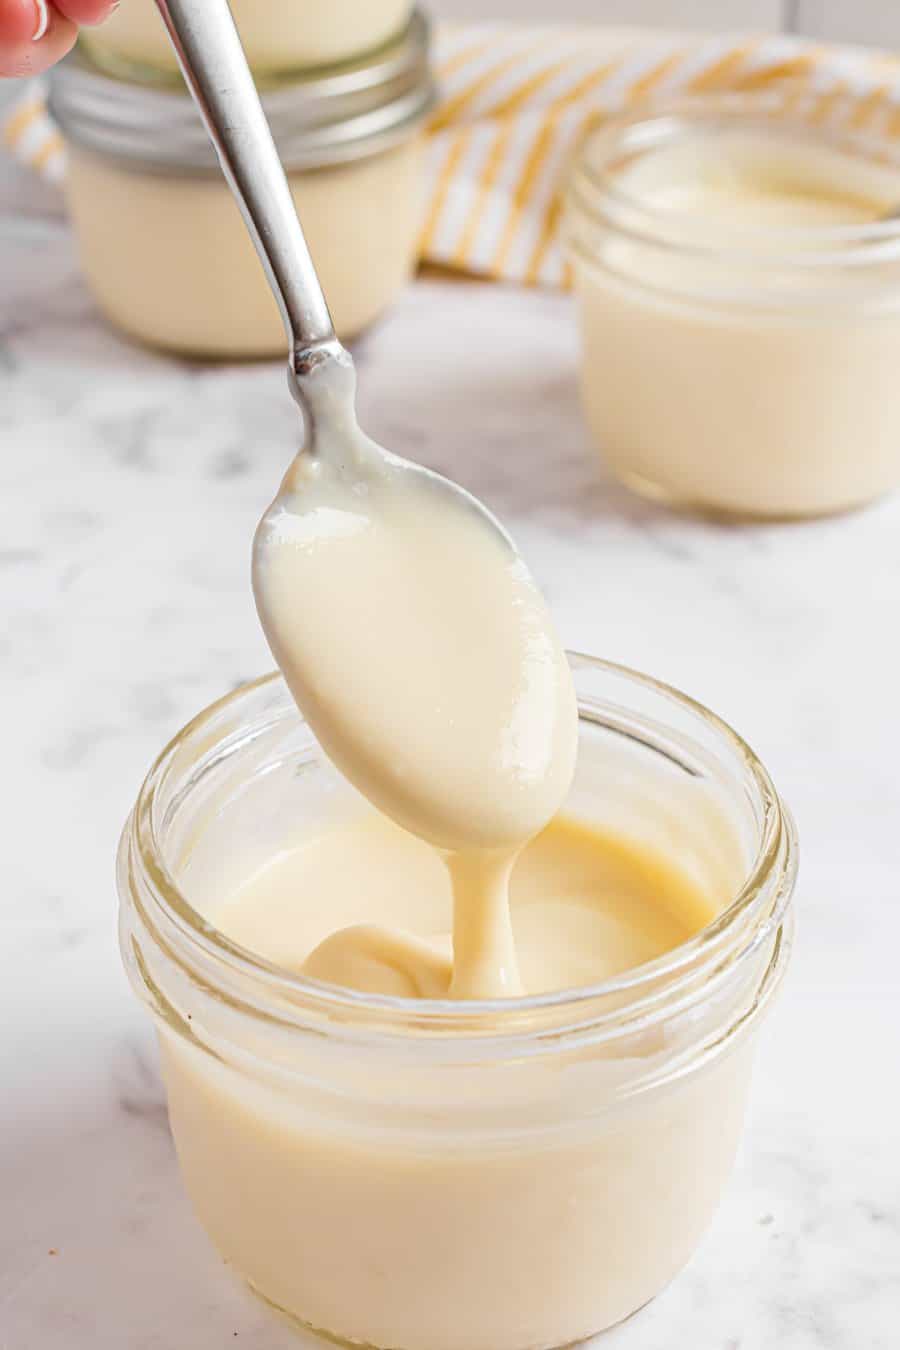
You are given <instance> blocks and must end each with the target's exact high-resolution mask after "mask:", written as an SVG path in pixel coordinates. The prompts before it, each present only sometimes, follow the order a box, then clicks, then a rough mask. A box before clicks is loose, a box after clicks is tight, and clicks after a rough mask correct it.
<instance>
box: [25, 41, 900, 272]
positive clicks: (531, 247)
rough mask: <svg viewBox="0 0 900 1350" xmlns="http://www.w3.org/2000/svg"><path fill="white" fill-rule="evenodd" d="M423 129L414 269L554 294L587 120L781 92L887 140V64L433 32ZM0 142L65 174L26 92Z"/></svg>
mask: <svg viewBox="0 0 900 1350" xmlns="http://www.w3.org/2000/svg"><path fill="white" fill-rule="evenodd" d="M435 64H436V68H437V75H438V81H439V86H440V98H439V101H438V105H437V107H436V109H435V112H434V114H433V116H432V119H431V125H430V148H429V163H428V191H427V195H426V205H425V214H424V221H423V227H422V237H421V256H422V259H423V261H425V262H429V263H435V264H439V265H441V266H444V267H450V268H454V269H458V270H460V271H465V272H469V273H474V274H476V275H480V276H485V277H492V278H496V279H503V280H511V281H518V282H526V283H529V284H544V285H560V284H562V283H563V282H564V280H565V266H564V263H563V257H562V250H561V248H560V240H559V216H560V198H561V186H562V184H563V181H564V179H565V171H566V166H567V164H568V162H569V158H570V156H571V153H572V151H573V149H574V147H575V146H576V145H577V143H578V140H579V138H580V136H581V135H582V134H583V132H584V130H585V128H586V126H587V125H588V124H589V123H590V122H592V121H593V120H594V119H596V118H598V117H602V116H605V115H606V116H608V115H610V114H612V113H615V112H619V111H621V110H622V109H624V108H628V107H634V106H637V105H638V104H642V103H643V104H650V105H657V106H659V105H660V104H664V103H665V102H666V101H667V100H671V99H673V98H675V97H679V96H685V95H697V96H702V95H704V94H712V93H722V92H726V91H743V92H749V91H759V90H765V89H776V88H779V87H780V88H784V87H785V86H787V87H788V89H789V102H790V106H791V107H792V108H793V109H794V110H795V112H799V113H800V114H801V115H802V116H804V117H806V118H808V119H809V120H810V121H813V122H827V121H838V120H840V121H844V122H847V121H850V122H851V123H852V125H853V126H854V127H856V128H858V129H860V130H864V129H869V130H872V131H876V130H877V131H878V132H880V133H881V134H883V135H888V136H900V59H898V58H897V57H895V56H893V55H890V54H888V53H883V52H874V51H870V50H866V49H862V48H842V47H833V46H825V45H822V44H815V43H812V42H810V41H808V40H805V39H803V38H796V37H787V36H781V35H769V36H763V35H759V36H734V35H730V36H725V37H708V38H699V39H698V38H696V37H693V38H686V37H685V36H683V35H681V36H678V35H671V36H661V35H654V34H652V33H647V34H644V35H642V36H640V35H637V34H636V33H635V32H634V30H631V32H629V33H623V32H621V31H618V32H616V31H615V30H604V29H602V28H597V29H590V28H579V27H564V26H553V27H544V28H535V27H517V26H515V25H511V24H487V25H465V26H453V27H450V26H446V27H442V28H441V29H440V30H439V32H438V35H437V41H436V47H435ZM2 138H3V140H4V141H5V143H6V145H7V146H8V147H9V148H10V149H11V150H12V152H13V153H14V154H16V155H17V156H18V157H19V158H21V159H23V160H25V161H26V162H27V163H29V164H32V165H33V166H34V167H35V168H36V169H39V170H40V171H41V172H43V173H44V174H46V175H47V176H48V177H50V178H52V179H59V178H61V177H62V175H63V173H64V166H65V159H64V151H63V146H62V142H61V139H60V136H59V133H58V131H57V130H56V128H55V127H54V126H53V124H52V122H51V121H50V119H49V118H48V116H47V113H46V110H45V108H44V104H43V91H42V89H41V87H40V84H39V83H37V82H36V83H35V84H33V85H32V86H30V87H27V88H26V89H25V91H24V93H23V95H22V97H21V98H20V99H19V101H18V102H17V104H15V105H14V106H13V108H12V110H11V111H10V112H9V113H8V114H7V116H6V119H5V122H4V125H3V129H2Z"/></svg>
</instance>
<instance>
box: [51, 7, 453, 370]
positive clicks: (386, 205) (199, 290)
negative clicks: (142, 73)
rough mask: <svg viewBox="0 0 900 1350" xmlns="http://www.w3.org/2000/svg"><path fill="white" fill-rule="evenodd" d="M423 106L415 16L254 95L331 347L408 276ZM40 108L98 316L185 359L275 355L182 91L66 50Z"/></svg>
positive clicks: (369, 318) (225, 199)
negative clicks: (316, 286)
mask: <svg viewBox="0 0 900 1350" xmlns="http://www.w3.org/2000/svg"><path fill="white" fill-rule="evenodd" d="M433 97H434V87H433V81H432V77H431V73H430V69H429V62H428V28H427V24H426V21H425V19H424V18H423V17H422V16H421V15H419V14H416V15H415V16H414V18H413V19H412V21H411V23H410V24H409V26H408V28H407V29H406V30H405V31H404V32H403V34H402V35H401V36H400V37H399V38H398V39H396V40H395V41H394V42H392V43H391V44H389V45H388V46H387V47H384V48H382V49H381V50H380V52H379V53H378V54H377V55H376V56H374V57H370V58H367V59H366V60H364V61H360V62H353V63H350V64H348V65H344V66H341V67H339V68H336V69H334V70H331V71H329V72H328V73H327V74H316V75H309V76H304V77H302V78H292V79H290V80H280V81H272V82H269V83H267V84H266V85H264V88H263V93H262V100H263V104H264V107H265V111H266V115H267V117H268V119H269V122H270V124H271V127H272V130H273V133H274V137H275V141H276V144H277V147H278V151H279V154H280V156H281V159H282V161H283V163H284V165H285V168H286V170H287V174H288V181H289V184H290V187H291V190H292V193H293V196H294V199H295V202H296V204H297V207H298V210H299V212H300V214H301V216H302V219H303V228H304V231H305V234H306V237H307V241H308V243H309V246H310V251H311V253H312V256H313V259H314V261H315V265H316V268H317V270H318V273H319V276H320V278H321V280H322V284H323V288H324V290H325V294H326V297H327V299H328V303H329V307H330V309H331V313H332V316H333V318H334V322H335V327H336V329H337V332H338V333H339V335H340V336H341V337H344V338H349V337H353V336H354V335H355V334H357V333H359V332H360V331H361V330H362V329H364V328H366V327H367V326H368V325H369V324H371V323H372V322H373V321H374V320H375V319H376V318H377V317H378V316H379V315H380V314H381V313H382V312H383V311H384V310H385V309H386V308H387V307H388V305H389V304H390V303H391V301H392V300H393V299H394V297H395V296H396V295H397V293H398V291H399V290H400V289H401V288H402V286H403V285H404V284H405V282H406V281H407V279H408V277H409V276H410V274H411V272H412V269H413V267H414V265H415V262H416V252H417V240H418V232H419V226H420V210H421V188H422V167H423V159H424V123H425V120H426V117H427V114H428V111H429V108H430V107H431V104H432V101H433ZM50 108H51V111H52V114H53V116H54V117H55V119H56V121H57V123H58V124H59V127H60V129H61V131H62V134H63V137H64V139H65V141H66V147H67V173H66V195H67V198H68V203H69V208H70V212H71V217H72V221H73V225H74V229H75V233H76V237H77V242H78V249H79V254H80V257H81V262H82V266H83V268H84V273H85V276H86V278H87V281H88V284H89V286H90V288H91V290H92V292H93V294H94V297H95V299H96V300H97V303H98V305H99V306H100V308H101V310H102V311H103V312H104V314H105V315H106V316H107V317H108V318H109V319H110V320H111V321H112V322H113V323H114V324H115V325H116V326H117V327H118V328H120V329H122V330H123V331H124V332H126V333H127V334H129V335H130V336H132V337H134V338H137V339H138V340H140V341H142V342H145V343H148V344H150V345H152V346H154V347H160V348H164V349H166V350H169V351H173V352H178V353H181V354H184V355H189V356H197V357H209V358H240V357H263V356H271V355H275V354H280V353H281V352H282V351H283V350H284V329H283V326H282V322H281V318H280V316H279V313H278V308H277V305H276V303H275V301H274V299H273V297H272V295H271V293H270V291H269V288H268V285H267V282H266V278H265V275H264V273H263V271H262V269H261V267H260V264H259V260H258V259H257V256H256V254H255V252H254V249H253V245H252V243H251V242H250V239H249V237H248V235H247V232H246V229H245V227H244V224H243V221H242V219H241V215H240V212H239V210H238V208H237V206H236V205H235V203H234V201H233V199H232V196H231V193H230V191H229V189H228V186H227V184H226V183H225V181H224V179H223V178H222V174H221V170H220V168H219V165H218V161H217V159H216V156H215V152H214V151H213V149H212V147H211V145H210V143H209V140H208V138H207V135H206V131H205V128H204V126H203V123H202V121H201V119H200V116H199V114H198V112H197V109H196V107H195V105H194V103H193V100H192V99H191V97H190V95H189V94H188V92H187V90H186V89H184V88H183V86H172V87H156V86H150V85H141V84H133V83H127V82H125V81H123V80H119V79H116V78H114V77H113V76H111V75H110V74H108V73H106V72H105V71H103V70H101V69H100V68H99V67H98V66H96V65H95V64H93V63H92V61H91V60H90V58H89V57H88V56H87V55H86V53H85V52H84V51H77V52H75V53H73V55H72V56H70V57H68V58H67V59H66V60H65V61H64V62H63V63H62V64H61V65H60V66H59V67H58V68H57V70H56V71H55V72H54V74H53V77H52V83H51V92H50Z"/></svg>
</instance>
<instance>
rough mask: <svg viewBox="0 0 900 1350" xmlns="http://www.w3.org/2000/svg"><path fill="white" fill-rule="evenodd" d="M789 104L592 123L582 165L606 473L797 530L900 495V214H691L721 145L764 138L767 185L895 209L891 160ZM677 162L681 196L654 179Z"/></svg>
mask: <svg viewBox="0 0 900 1350" xmlns="http://www.w3.org/2000/svg"><path fill="white" fill-rule="evenodd" d="M792 106H793V102H792V99H791V96H790V94H789V93H788V92H786V91H784V92H782V93H780V94H778V95H776V96H768V97H767V98H766V99H761V98H759V97H756V98H754V97H748V96H741V95H727V96H725V95H723V96H721V97H719V98H704V99H697V100H694V101H693V102H691V101H688V102H686V103H683V104H681V105H679V106H678V107H676V108H674V109H672V110H670V111H667V112H660V113H644V114H642V115H635V116H629V117H626V118H623V119H620V120H615V121H613V122H611V123H607V124H605V125H601V126H598V127H596V128H595V129H593V130H592V131H590V132H589V133H588V135H587V136H586V138H585V140H584V142H583V144H582V146H581V149H580V152H579V154H578V156H577V159H576V163H575V165H574V169H573V174H572V179H571V183H570V187H569V190H568V196H567V225H566V230H567V240H568V253H569V258H570V261H571V264H572V268H573V278H574V287H575V294H576V300H577V308H578V315H579V325H580V329H581V337H582V347H583V356H582V374H581V388H582V399H583V403H584V408H585V412H586V415H587V420H588V423H589V425H590V427H591V430H592V432H593V434H594V437H595V439H596V442H597V444H598V446H599V448H600V450H601V452H602V454H603V457H604V460H605V462H606V463H607V464H608V465H609V467H610V468H611V469H612V471H613V472H614V473H615V474H616V475H617V476H618V477H619V478H621V479H622V480H623V481H624V482H625V483H626V484H628V485H629V486H630V487H632V488H634V489H635V490H636V491H638V492H641V493H643V494H644V495H647V496H651V497H654V498H658V499H661V500H664V501H668V502H671V503H673V504H676V505H681V506H686V507H693V508H699V509H705V510H713V511H721V512H725V513H729V514H735V515H748V516H788V517H789V516H803V515H815V514H821V513H826V512H832V511H838V510H843V509H846V508H849V507H853V506H858V505H860V504H862V503H864V502H867V501H869V500H871V499H872V498H874V497H877V496H878V495H879V494H881V493H884V492H887V491H888V490H890V489H892V488H894V487H896V486H897V485H898V483H900V399H898V397H897V389H896V375H895V372H896V369H897V367H898V363H900V220H898V219H884V220H878V219H872V220H870V221H869V222H868V223H862V224H840V225H833V224H816V225H813V224H810V225H808V226H806V227H803V228H789V227H787V226H780V225H779V223H778V222H777V221H776V220H774V219H773V217H772V216H771V215H769V214H768V213H767V212H766V211H765V210H756V209H755V207H754V204H753V203H751V204H750V205H749V207H748V210H747V212H745V214H744V216H743V218H741V216H740V212H739V211H738V210H736V212H735V214H734V215H733V216H732V217H731V218H729V219H727V220H726V219H725V218H724V217H723V216H722V215H720V214H718V213H716V212H711V213H710V214H709V216H706V215H704V205H705V199H704V197H703V196H702V194H701V195H700V196H699V197H698V198H697V201H696V202H694V203H692V202H691V196H692V180H696V181H697V182H698V183H699V182H700V181H701V178H702V176H703V174H704V173H706V172H707V170H708V166H707V165H706V164H705V162H704V159H705V156H706V155H708V153H709V151H708V147H709V146H711V145H714V144H715V143H716V142H718V145H719V146H725V147H726V149H725V151H717V153H720V154H721V155H722V159H723V160H725V161H727V153H728V147H729V146H733V147H735V148H736V151H737V152H740V153H741V155H742V156H746V155H747V154H754V153H755V154H762V153H763V150H762V149H761V148H760V149H757V150H753V149H752V142H753V139H754V138H756V141H757V145H758V147H764V155H765V164H764V167H763V172H764V173H766V174H775V175H781V176H782V179H783V180H784V181H786V182H787V183H788V184H789V185H790V184H793V183H795V184H796V190H797V192H798V193H799V194H801V195H802V194H804V193H807V194H808V195H809V196H810V197H814V196H815V195H816V194H817V193H820V194H821V196H822V199H823V200H825V199H827V197H828V194H829V193H830V192H833V193H835V195H836V196H840V195H842V194H845V195H846V197H847V198H851V197H852V198H854V199H859V201H861V202H862V201H868V202H870V203H875V204H876V205H875V207H874V210H875V214H876V215H877V214H878V213H879V210H880V209H881V208H880V206H879V205H878V204H879V203H880V204H881V207H883V209H884V210H885V212H887V211H888V210H889V209H890V208H891V207H892V206H895V205H897V204H900V168H898V165H900V158H898V153H900V152H898V151H897V149H896V147H894V146H891V145H890V144H889V143H888V142H887V140H885V139H879V138H877V137H874V136H873V135H871V134H869V135H863V134H862V133H861V132H859V131H853V130H851V129H849V126H845V127H843V128H834V127H832V128H826V127H824V126H810V125H808V124H807V123H805V122H803V121H802V120H801V118H800V114H799V113H798V112H797V111H796V110H795V111H793V112H792V111H791V108H792ZM845 111H846V114H847V119H846V120H847V121H848V122H849V124H850V126H852V124H853V120H854V119H853V112H854V109H853V107H852V106H849V107H848V108H847V109H846V110H845ZM748 145H749V146H750V147H751V148H749V149H748ZM665 157H668V160H669V168H670V170H671V171H673V172H674V173H675V174H676V182H675V185H674V187H673V189H672V190H668V188H667V187H666V185H665V184H663V185H662V190H660V183H659V182H658V181H654V166H655V164H656V163H658V162H659V163H665ZM744 168H745V166H744V165H742V164H741V163H740V162H737V163H736V172H735V180H736V184H737V189H738V190H740V176H741V173H742V172H743V171H744ZM715 171H716V172H721V165H720V166H718V167H717V168H716V170H715ZM752 171H753V170H752V166H751V172H752ZM789 190H793V188H792V187H789ZM775 195H777V194H775Z"/></svg>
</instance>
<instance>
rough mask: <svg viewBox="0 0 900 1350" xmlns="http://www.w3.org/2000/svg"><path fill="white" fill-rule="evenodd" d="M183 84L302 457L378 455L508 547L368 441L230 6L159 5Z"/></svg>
mask: <svg viewBox="0 0 900 1350" xmlns="http://www.w3.org/2000/svg"><path fill="white" fill-rule="evenodd" d="M156 3H157V6H158V8H159V11H160V13H161V15H162V17H163V20H164V22H165V24H166V27H167V29H168V31H169V35H170V37H171V39H172V42H173V43H174V46H175V50H176V54H177V56H178V61H179V64H180V66H181V69H182V73H183V74H184V78H185V80H186V82H187V84H188V87H189V88H190V90H191V92H192V93H193V95H194V99H195V100H196V103H197V105H198V107H199V109H200V113H201V115H202V117H203V120H204V122H205V123H206V128H207V131H208V132H209V136H210V139H211V141H212V143H213V145H214V146H215V149H216V151H217V153H218V156H219V160H220V162H221V165H222V171H223V173H224V175H225V178H226V179H227V181H228V184H229V186H230V188H231V191H232V193H233V195H234V197H235V199H236V201H237V203H238V205H239V207H240V209H241V212H242V214H243V217H244V220H245V222H246V225H247V229H248V230H249V232H250V235H251V238H252V239H253V243H254V245H255V247H256V251H257V253H258V254H259V257H260V260H261V262H262V264H263V267H264V268H265V272H266V276H267V278H268V281H269V285H270V287H271V289H272V292H273V294H274V296H275V299H276V300H277V302H278V306H279V309H280V310H281V315H282V319H283V321H284V325H285V329H286V330H287V337H288V344H289V352H288V383H289V386H290V389H291V393H292V394H293V396H294V398H295V399H296V401H297V403H299V405H300V407H301V409H302V411H303V414H304V421H305V428H306V439H305V443H304V449H305V451H306V452H307V453H308V454H310V455H314V456H319V457H323V458H326V459H329V460H332V461H333V460H339V461H341V462H342V463H346V462H347V461H348V460H351V461H352V460H353V459H354V458H367V459H369V460H370V461H371V460H372V459H373V458H375V459H377V458H378V457H382V458H383V459H384V460H385V461H387V462H389V463H390V465H391V468H392V470H393V471H394V472H397V471H400V470H405V471H407V472H408V473H410V474H414V475H415V476H416V478H417V480H419V481H420V482H424V481H427V483H428V484H429V485H430V486H431V487H432V488H433V489H434V490H435V491H439V492H441V493H442V494H443V495H444V497H445V498H446V508H447V510H448V511H452V510H464V511H468V512H470V513H471V512H472V511H476V512H478V513H479V515H480V516H481V517H482V518H483V519H484V522H485V524H486V525H488V526H489V527H491V528H492V529H493V530H495V531H496V533H497V534H498V535H499V536H500V537H501V538H502V539H503V541H504V542H505V543H506V544H507V545H508V546H509V547H510V548H512V547H513V545H512V542H511V540H510V539H509V536H508V534H507V533H506V531H505V530H504V529H503V527H502V526H501V524H500V523H499V521H498V520H497V519H496V518H495V517H494V516H493V515H492V514H491V512H490V511H489V510H488V509H487V507H486V506H484V505H483V503H481V502H479V501H478V499H477V498H475V497H473V496H472V495H471V494H470V493H468V492H466V491H465V490H464V489H463V488H461V487H459V486H458V485H457V484H456V483H452V482H450V480H449V479H446V478H444V477H442V476H441V475H440V474H437V473H434V472H433V471H432V470H430V469H426V468H424V467H423V466H422V465H419V464H413V463H411V462H410V461H408V460H404V459H402V458H400V457H399V456H397V455H393V454H391V453H390V452H389V451H387V450H385V449H384V448H383V447H381V446H379V445H377V444H376V442H374V441H372V440H371V439H370V438H369V437H368V436H365V435H364V434H363V433H362V432H361V431H360V430H359V427H358V424H357V421H356V412H355V397H356V372H355V369H354V365H353V359H352V357H351V356H350V353H349V352H348V351H347V350H346V349H345V348H344V347H343V346H342V345H341V343H340V342H339V341H338V338H337V337H336V335H335V331H334V325H333V323H332V319H331V315H330V313H329V311H328V305H327V303H326V300H325V296H324V295H323V293H322V287H321V284H320V282H319V278H318V276H317V275H316V270H315V267H314V266H313V261H312V258H311V257H310V253H309V249H308V247H307V244H306V240H305V238H304V235H303V230H302V228H301V225H300V222H299V220H298V218H297V212H296V208H295V206H294V201H293V197H292V196H291V191H290V188H289V187H288V183H287V179H286V178H285V174H284V169H283V168H282V165H281V161H280V159H279V157H278V151H277V150H276V148H275V143H274V141H273V139H272V133H271V131H270V129H269V124H268V122H267V120H266V116H265V113H264V111H263V108H262V104H261V103H260V100H259V95H258V93H257V90H256V86H255V84H254V81H253V76H252V74H251V72H250V68H249V66H248V64H247V58H246V56H245V55H244V50H243V47H242V45H241V41H240V38H239V36H238V32H237V29H236V27H235V24H234V20H233V18H232V16H231V11H230V9H229V7H228V4H227V0H156Z"/></svg>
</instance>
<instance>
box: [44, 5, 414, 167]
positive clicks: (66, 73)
mask: <svg viewBox="0 0 900 1350" xmlns="http://www.w3.org/2000/svg"><path fill="white" fill-rule="evenodd" d="M430 40H431V25H430V23H429V20H428V19H427V18H426V16H425V14H424V13H423V12H422V11H421V10H419V9H416V10H414V11H413V14H412V17H411V19H410V21H409V23H408V24H407V25H406V27H405V28H404V29H403V30H402V32H401V33H400V34H398V35H397V36H396V37H395V38H392V39H390V40H389V41H388V42H386V43H385V44H383V45H382V46H381V47H379V48H378V49H377V50H376V51H375V52H370V53H368V54H366V55H365V56H363V57H355V58H353V59H352V60H350V61H345V62H341V63H340V64H337V65H332V66H326V67H318V68H314V69H312V70H309V71H304V72H291V73H290V74H286V75H283V76H277V77H271V78H269V79H266V80H262V81H261V82H260V86H259V89H260V98H261V101H262V105H263V108H264V110H265V113H266V117H267V119H268V121H269V124H270V126H271V128H272V135H273V138H274V140H275V144H276V146H277V147H278V153H279V155H280V157H281V159H282V162H283V163H284V166H285V168H286V169H287V170H288V171H291V170H300V169H313V168H324V167H327V166H329V165H332V164H340V163H344V162H346V161H347V160H352V159H356V158H360V157H363V156H367V155H370V154H375V153H377V152H379V151H380V150H382V149H387V148H388V147H389V146H390V145H393V144H395V143H397V142H399V141H401V140H403V139H404V138H405V137H406V136H408V135H409V134H410V133H411V132H412V131H413V130H415V129H416V128H418V127H419V126H420V125H421V124H422V122H423V121H424V120H425V118H426V116H427V114H428V113H429V112H430V110H431V108H432V107H433V105H434V102H435V98H436V89H435V83H434V78H433V75H432V72H431V67H430V62H429V46H430ZM48 108H49V111H50V114H51V116H52V117H53V118H54V119H55V121H56V123H57V124H58V126H59V128H60V130H61V131H62V133H63V136H64V137H65V138H66V139H67V140H68V141H71V142H72V143H73V144H75V145H77V146H79V147H81V148H83V149H86V150H90V151H93V152H95V153H97V154H102V155H108V156H110V157H111V158H114V159H117V160H119V161H120V162H121V163H122V164H123V166H126V167H132V168H135V169H142V170H146V171H149V172H156V173H166V174H186V175H187V174H189V175H206V174H209V175H218V173H219V164H218V160H217V158H216V154H215V151H214V149H213V147H212V145H211V143H210V141H209V137H208V135H207V132H206V128H205V127H204V125H203V121H202V119H201V117H200V114H199V112H198V111H197V109H196V107H195V105H194V101H193V99H192V97H191V95H190V93H189V92H188V90H187V88H186V87H185V85H184V84H183V82H182V81H181V78H180V76H177V77H173V80H172V81H164V82H156V83H147V82H135V81H134V80H126V79H122V78H117V76H115V75H114V74H111V73H110V72H109V71H108V70H107V69H106V68H105V67H104V66H103V65H101V64H99V63H98V62H97V61H96V60H95V59H94V58H92V57H91V55H90V54H89V52H88V51H86V50H85V49H84V48H82V47H76V48H75V50H74V51H73V52H71V53H70V54H69V55H68V56H67V57H66V58H65V59H64V60H63V61H61V62H60V63H59V65H58V66H56V67H55V69H54V70H53V71H52V72H51V74H50V86H49V96H48Z"/></svg>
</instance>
